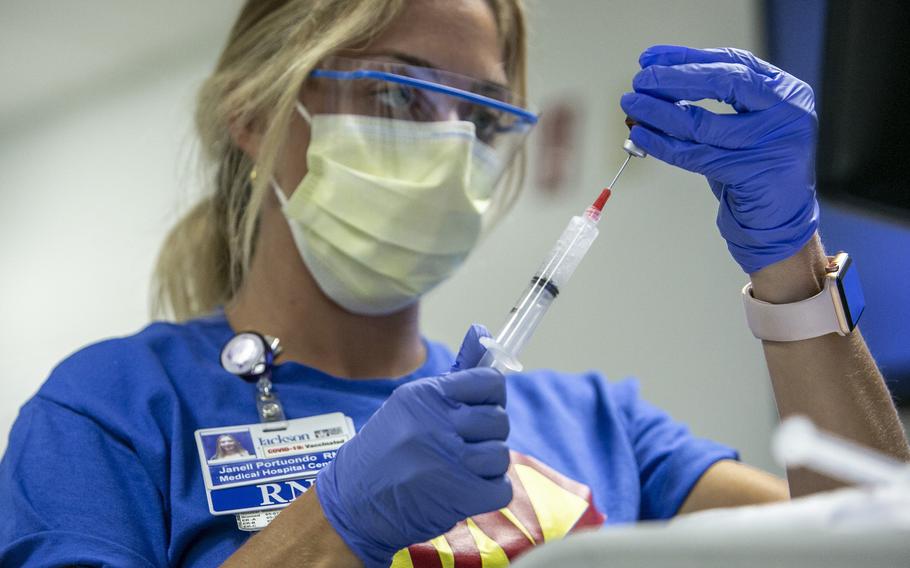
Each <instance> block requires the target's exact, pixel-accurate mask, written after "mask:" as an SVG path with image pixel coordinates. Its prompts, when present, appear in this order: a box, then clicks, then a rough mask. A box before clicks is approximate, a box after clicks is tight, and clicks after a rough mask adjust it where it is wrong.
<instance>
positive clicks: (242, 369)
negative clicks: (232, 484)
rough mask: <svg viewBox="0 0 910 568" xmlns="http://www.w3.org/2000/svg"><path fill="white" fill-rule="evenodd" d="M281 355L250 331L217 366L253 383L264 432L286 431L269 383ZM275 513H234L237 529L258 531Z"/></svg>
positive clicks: (275, 344)
mask: <svg viewBox="0 0 910 568" xmlns="http://www.w3.org/2000/svg"><path fill="white" fill-rule="evenodd" d="M280 354H281V341H280V340H279V339H278V338H277V337H270V336H267V335H260V334H258V333H256V332H254V331H245V332H242V333H238V334H237V335H235V336H234V337H233V338H231V340H230V341H228V343H227V344H226V345H225V346H224V349H222V351H221V366H222V367H224V369H225V370H226V371H228V372H229V373H232V374H234V375H237V376H238V377H240V378H242V379H243V380H245V381H247V382H252V381H256V410H257V412H258V413H259V421H260V422H263V423H267V424H269V425H270V427H269V428H265V430H266V431H269V432H272V431H280V430H285V429H287V418H286V417H285V415H284V408H283V407H282V406H281V401H280V400H278V395H276V394H275V387H274V385H273V384H272V364H273V363H274V361H275V358H276V357H278V355H280ZM279 512H281V511H280V510H277V511H255V512H249V513H237V514H236V515H235V517H236V518H237V528H239V529H240V530H242V531H248V532H251V531H260V530H262V529H264V528H265V527H267V526H268V524H269V523H270V522H272V520H273V519H274V518H275V517H277V516H278V513H279Z"/></svg>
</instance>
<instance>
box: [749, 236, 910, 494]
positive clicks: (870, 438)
mask: <svg viewBox="0 0 910 568" xmlns="http://www.w3.org/2000/svg"><path fill="white" fill-rule="evenodd" d="M826 264H827V258H826V256H825V252H824V249H823V248H822V245H821V242H820V241H819V239H818V236H817V235H816V236H815V237H813V238H812V240H811V241H810V242H809V243H808V244H807V245H806V246H805V247H803V249H802V250H800V251H799V252H798V253H797V254H795V255H794V256H792V257H790V258H788V259H786V260H784V261H781V262H778V263H775V264H773V265H771V266H768V267H766V268H764V269H762V270H760V271H759V272H757V273H754V274H752V289H753V295H754V296H755V297H756V298H757V299H760V300H764V301H766V302H771V303H778V304H780V303H790V302H796V301H799V300H804V299H806V298H809V297H810V296H813V295H815V294H817V293H818V292H819V291H821V289H822V284H823V278H824V274H825V265H826ZM763 347H764V352H765V359H766V360H767V363H768V371H769V372H770V375H771V383H772V386H773V389H774V397H775V399H776V400H777V408H778V411H779V413H780V415H781V417H786V416H789V415H791V414H804V415H806V416H808V417H809V418H811V419H812V421H813V422H815V424H816V425H818V427H819V428H822V429H824V430H828V431H830V432H833V433H835V434H838V435H840V436H843V437H846V438H850V439H852V440H855V441H857V442H859V443H861V444H864V445H866V446H869V447H871V448H875V449H877V450H879V451H881V452H884V453H886V454H889V455H891V456H894V457H896V458H898V459H900V460H904V461H908V460H910V450H908V446H907V441H906V439H905V437H904V433H903V429H902V428H901V424H900V421H899V419H898V416H897V412H896V410H895V408H894V404H893V403H892V401H891V396H890V394H889V393H888V389H887V388H886V386H885V383H884V380H883V378H882V375H881V373H880V372H879V370H878V367H877V366H876V365H875V361H874V360H873V359H872V356H871V354H870V353H869V350H868V348H867V347H866V343H865V341H863V338H862V335H861V334H860V332H859V329H856V330H854V331H853V333H851V334H850V335H848V336H846V337H842V336H840V335H836V334H828V335H825V336H822V337H817V338H814V339H807V340H803V341H792V342H773V341H764V342H763ZM788 478H789V482H790V493H791V495H792V496H794V497H797V496H800V495H807V494H809V493H814V492H817V491H821V490H825V489H830V488H833V487H836V486H837V483H836V482H834V481H833V480H830V479H827V478H824V477H822V476H819V475H816V474H813V473H811V472H808V471H806V470H800V469H795V470H791V471H789V472H788Z"/></svg>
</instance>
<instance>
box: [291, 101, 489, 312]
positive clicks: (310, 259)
mask: <svg viewBox="0 0 910 568" xmlns="http://www.w3.org/2000/svg"><path fill="white" fill-rule="evenodd" d="M298 111H299V112H300V114H301V115H302V116H303V117H304V118H305V119H306V120H307V121H308V122H309V123H310V144H309V149H308V151H307V166H308V170H309V171H308V173H307V174H306V175H305V176H304V178H303V180H302V181H301V182H300V185H299V186H298V187H297V189H296V191H294V193H293V194H291V196H290V198H286V197H285V195H284V193H283V192H282V191H281V190H280V189H279V188H278V187H277V186H276V187H275V189H276V193H277V195H278V198H279V200H280V201H281V203H282V211H283V212H284V215H285V217H286V219H287V221H288V224H289V225H290V228H291V232H292V234H293V236H294V242H295V244H296V245H297V249H298V251H299V252H300V256H301V257H302V258H303V262H304V264H306V266H307V268H308V269H309V271H310V273H311V274H312V275H313V278H314V279H315V280H316V282H317V284H318V285H319V287H320V288H321V289H322V291H323V292H324V293H325V294H326V295H327V296H328V297H329V298H331V299H332V300H333V301H335V302H336V303H337V304H339V305H340V306H342V307H343V308H344V309H346V310H348V311H350V312H353V313H356V314H363V315H384V314H390V313H393V312H396V311H399V310H401V309H402V308H405V307H406V306H408V305H410V304H412V303H414V302H415V301H416V300H417V299H418V298H419V297H420V296H421V295H422V294H424V293H426V292H427V291H429V290H431V289H432V288H433V287H435V286H436V285H438V284H439V283H441V282H442V281H444V280H445V279H446V278H448V277H449V276H450V275H451V274H452V273H453V272H454V271H455V269H457V268H458V267H459V266H460V265H461V263H462V262H463V261H464V260H465V258H466V257H467V256H468V253H470V251H471V249H472V248H473V247H474V245H475V244H476V243H477V239H478V236H479V234H480V229H481V221H482V216H483V213H484V211H485V209H486V208H487V207H488V205H489V202H490V197H491V192H492V189H493V186H494V184H495V181H496V180H495V179H493V178H494V176H495V174H494V173H493V172H496V171H499V170H500V169H501V168H499V164H498V163H497V161H496V156H495V155H494V153H493V152H492V151H491V150H490V149H489V148H487V147H486V146H485V145H484V144H482V143H481V142H479V141H478V140H477V139H476V137H475V135H474V125H473V124H472V123H470V122H466V121H444V122H416V121H409V120H396V119H390V118H381V117H371V116H359V115H352V114H317V115H315V116H312V117H311V116H310V115H309V113H307V111H306V109H305V108H304V107H303V106H302V105H300V106H298Z"/></svg>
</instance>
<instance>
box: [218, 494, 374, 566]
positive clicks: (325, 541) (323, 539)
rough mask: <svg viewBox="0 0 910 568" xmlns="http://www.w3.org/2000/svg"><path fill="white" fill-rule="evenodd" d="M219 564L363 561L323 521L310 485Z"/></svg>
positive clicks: (349, 563)
mask: <svg viewBox="0 0 910 568" xmlns="http://www.w3.org/2000/svg"><path fill="white" fill-rule="evenodd" d="M223 566H225V567H227V568H239V567H245V566H267V567H269V568H281V567H284V566H309V567H312V568H319V567H321V566H326V567H345V566H352V567H354V566H363V564H362V563H361V562H360V560H359V559H358V558H357V557H356V556H355V555H354V553H353V552H351V549H350V548H348V547H347V545H346V544H345V543H344V541H343V540H342V539H341V537H340V536H338V533H337V532H335V529H334V528H332V525H330V524H329V522H328V520H326V518H325V514H324V513H323V511H322V507H321V506H320V504H319V499H318V497H317V495H316V488H315V486H314V487H313V489H311V490H309V491H307V492H306V493H304V494H303V495H301V496H300V497H298V498H297V500H296V501H294V502H293V503H292V504H291V505H290V506H289V507H288V508H286V509H285V510H283V511H282V512H281V514H280V515H278V516H277V517H275V520H273V521H272V522H271V524H269V526H268V527H266V528H265V529H264V530H263V531H261V532H259V533H257V534H256V535H255V536H253V538H251V539H250V540H248V541H247V543H246V544H244V545H243V546H242V547H241V548H240V549H239V550H237V552H235V553H234V554H233V555H231V557H230V558H228V560H227V562H225V563H224V565H223Z"/></svg>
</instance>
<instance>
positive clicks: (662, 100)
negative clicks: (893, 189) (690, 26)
mask: <svg viewBox="0 0 910 568" xmlns="http://www.w3.org/2000/svg"><path fill="white" fill-rule="evenodd" d="M639 63H640V65H641V67H642V70H641V71H639V72H638V74H637V75H635V78H634V80H633V81H632V87H633V88H634V89H635V92H634V93H627V94H625V95H623V97H622V101H621V105H622V108H623V110H624V111H625V112H626V114H628V115H629V116H630V117H631V118H633V119H635V120H636V121H637V122H639V123H641V126H635V127H633V128H632V132H631V134H630V137H631V138H632V141H633V142H635V143H636V144H637V145H638V146H641V148H643V149H644V150H646V151H647V152H648V153H649V154H651V155H653V156H654V157H656V158H658V159H660V160H663V161H665V162H667V163H670V164H673V165H676V166H679V167H681V168H684V169H687V170H690V171H693V172H697V173H700V174H704V175H705V177H707V178H708V184H709V185H710V186H711V190H712V191H714V195H715V196H717V198H718V199H719V200H720V210H719V212H718V214H717V226H718V227H719V228H720V232H721V234H722V235H723V237H724V238H725V239H726V240H727V247H728V248H729V249H730V253H731V254H732V255H733V258H734V259H736V261H737V262H738V263H739V265H740V266H742V268H743V270H745V271H746V272H749V273H753V272H757V271H758V270H760V269H762V268H764V267H766V266H768V265H769V264H773V263H775V262H777V261H779V260H783V259H785V258H787V257H789V256H791V255H793V254H794V253H796V252H797V251H798V250H799V249H800V248H802V247H803V245H805V244H806V242H808V241H809V239H810V238H811V237H812V235H813V234H814V233H815V230H816V228H817V227H818V203H817V202H816V201H815V139H816V131H817V125H818V122H817V119H816V116H815V99H814V95H813V93H812V89H811V88H810V87H809V85H807V84H806V83H803V82H802V81H800V80H799V79H797V78H796V77H793V76H792V75H789V74H787V73H785V72H783V71H781V70H780V69H778V68H776V67H774V66H773V65H770V64H768V63H766V62H764V61H762V60H761V59H758V58H757V57H755V56H754V55H752V54H751V53H749V52H748V51H742V50H739V49H728V48H724V49H691V48H688V47H679V46H672V45H657V46H653V47H650V48H648V49H647V50H645V51H644V53H642V55H641V57H640V58H639ZM701 99H717V100H721V101H724V102H726V103H728V104H730V105H732V106H733V108H734V109H735V110H736V112H737V114H714V113H712V112H710V111H707V110H705V109H702V108H700V107H697V106H694V105H689V104H686V103H685V102H684V101H697V100H701Z"/></svg>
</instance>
